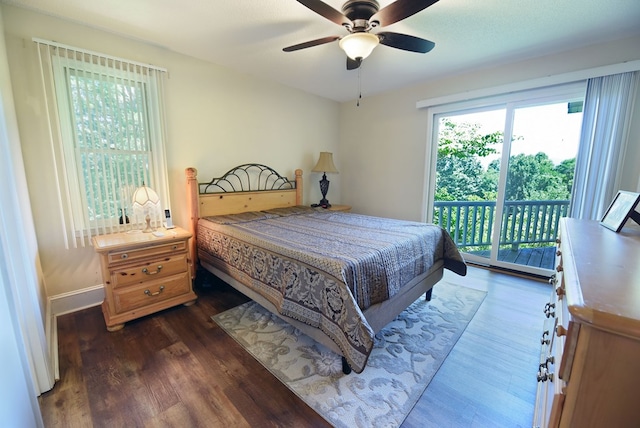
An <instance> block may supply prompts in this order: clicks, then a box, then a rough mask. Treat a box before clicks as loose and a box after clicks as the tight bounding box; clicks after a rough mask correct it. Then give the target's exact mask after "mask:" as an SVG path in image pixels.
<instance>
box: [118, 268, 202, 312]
mask: <svg viewBox="0 0 640 428" xmlns="http://www.w3.org/2000/svg"><path fill="white" fill-rule="evenodd" d="M190 291H191V281H190V280H189V274H188V272H186V271H185V272H184V273H182V274H179V275H174V276H171V277H168V278H164V279H160V280H156V281H148V282H146V283H144V284H140V285H137V286H134V287H127V288H121V289H119V290H114V291H113V303H114V308H115V311H116V313H122V312H127V311H131V310H133V309H138V308H142V307H144V306H149V305H153V304H155V303H158V302H162V301H164V300H168V299H170V298H172V297H176V296H180V295H182V294H185V293H189V292H190Z"/></svg>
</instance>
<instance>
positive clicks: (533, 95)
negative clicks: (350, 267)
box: [422, 81, 586, 276]
mask: <svg viewBox="0 0 640 428" xmlns="http://www.w3.org/2000/svg"><path fill="white" fill-rule="evenodd" d="M585 92H586V81H578V82H572V83H567V84H563V85H557V86H551V87H544V88H538V89H530V90H524V91H519V92H513V93H505V94H498V95H493V96H487V97H482V98H477V99H471V100H465V101H460V102H452V103H447V104H441V105H437V106H432V107H429V108H427V141H426V144H427V150H426V151H425V152H426V159H425V182H424V191H423V192H422V195H423V196H422V197H423V203H422V209H423V216H422V218H423V220H424V221H426V222H432V220H433V214H434V210H433V204H434V194H435V186H436V161H437V158H438V135H437V134H438V126H437V125H438V118H439V117H440V116H442V115H444V114H447V113H452V114H453V113H461V112H463V111H464V112H465V113H473V112H478V111H486V110H492V109H505V110H506V111H505V126H504V129H503V132H504V135H505V139H504V141H503V146H502V154H501V165H508V162H509V158H510V152H511V136H512V133H513V132H512V130H513V119H514V112H515V109H516V108H521V107H526V106H533V105H536V104H546V103H549V102H551V101H553V100H559V99H563V98H567V99H570V98H577V97H584V95H585ZM506 178H507V168H500V178H499V182H498V187H499V188H502V187H504V185H505V183H506ZM503 205H504V192H498V198H497V200H496V214H495V218H496V219H498V221H499V222H501V221H502V211H503ZM496 224H497V223H496ZM499 238H500V228H499V227H495V226H494V230H493V231H492V249H491V257H490V258H489V259H486V258H480V257H471V255H468V257H467V259H468V261H470V262H475V263H478V264H487V263H488V264H489V265H491V266H496V267H501V268H506V269H511V270H518V271H521V272H526V273H531V274H536V275H543V276H549V275H550V274H551V270H547V269H541V268H535V267H531V266H524V265H518V264H515V263H507V262H500V261H498V260H497V249H498V246H499Z"/></svg>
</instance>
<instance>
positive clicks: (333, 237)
mask: <svg viewBox="0 0 640 428" xmlns="http://www.w3.org/2000/svg"><path fill="white" fill-rule="evenodd" d="M197 245H198V252H199V254H200V257H201V258H203V259H204V260H207V261H208V262H209V263H211V264H212V265H214V266H215V267H216V268H218V269H220V270H221V271H223V272H225V273H227V274H228V275H230V276H232V277H233V278H235V279H236V280H238V281H240V282H242V283H243V284H245V285H246V286H248V287H250V288H252V289H253V290H254V291H256V292H258V293H259V294H260V295H262V296H264V297H265V298H266V299H268V300H269V301H270V302H271V303H273V304H274V305H275V306H276V307H277V308H278V309H279V311H280V313H281V314H283V315H286V316H288V317H291V318H295V319H297V320H299V321H302V322H304V323H306V324H309V325H311V326H314V327H316V328H320V329H321V330H322V331H323V332H324V333H325V334H327V335H328V336H329V337H330V338H331V339H332V340H333V341H334V342H335V343H336V345H338V347H339V348H340V349H341V350H342V352H343V355H344V356H345V358H346V359H347V362H348V363H349V365H350V366H351V368H352V369H353V370H355V371H356V372H358V373H359V372H361V371H362V370H363V369H364V366H365V365H366V361H367V358H368V356H369V353H370V352H371V349H372V348H373V341H374V332H373V331H372V329H371V327H370V326H369V325H368V323H367V320H366V319H365V318H364V316H363V314H362V310H364V309H366V308H368V307H369V306H371V305H373V304H376V303H379V302H382V301H384V300H387V299H389V298H391V297H393V296H394V295H395V294H397V293H398V292H399V290H400V289H401V288H402V287H403V286H404V285H405V284H407V283H408V282H410V281H411V280H412V279H413V278H415V277H417V276H419V275H421V274H424V273H426V272H429V271H430V269H431V267H432V266H433V265H434V263H435V262H437V261H439V260H443V261H444V266H445V268H448V269H450V270H452V271H454V272H456V273H458V274H460V275H465V274H466V264H465V262H464V260H463V258H462V256H461V255H460V253H459V252H458V250H457V248H456V246H455V244H454V242H453V240H452V239H451V237H450V236H449V234H448V233H447V232H446V231H445V230H443V229H442V228H440V227H438V226H434V225H429V224H425V223H418V222H409V221H400V220H392V219H386V218H380V217H371V216H364V215H358V214H351V213H341V212H333V211H326V210H322V209H312V208H309V207H295V208H283V209H276V210H269V211H261V212H252V213H243V214H235V215H230V216H216V217H208V218H206V219H200V221H199V223H198V232H197Z"/></svg>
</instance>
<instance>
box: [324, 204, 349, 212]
mask: <svg viewBox="0 0 640 428" xmlns="http://www.w3.org/2000/svg"><path fill="white" fill-rule="evenodd" d="M327 209H328V210H329V211H344V212H349V211H351V205H331V206H330V207H329V208H327Z"/></svg>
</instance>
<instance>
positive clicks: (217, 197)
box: [185, 164, 444, 373]
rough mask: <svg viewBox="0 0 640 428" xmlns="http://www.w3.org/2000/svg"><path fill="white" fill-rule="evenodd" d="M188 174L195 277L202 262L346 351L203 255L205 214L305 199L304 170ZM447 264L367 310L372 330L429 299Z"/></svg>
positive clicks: (252, 168) (247, 168)
mask: <svg viewBox="0 0 640 428" xmlns="http://www.w3.org/2000/svg"><path fill="white" fill-rule="evenodd" d="M185 174H186V179H187V200H188V204H187V205H188V207H189V211H190V221H189V230H190V231H191V233H192V235H193V238H192V239H191V240H190V244H189V246H190V252H191V258H192V260H193V263H192V266H191V269H192V271H191V273H192V278H195V272H196V266H197V265H198V264H199V265H200V266H202V267H203V268H205V269H207V270H208V271H209V272H211V273H213V274H214V275H215V276H217V277H218V278H220V279H221V280H223V281H224V282H226V283H227V284H229V285H231V286H232V287H234V288H235V289H236V290H238V291H240V292H241V293H243V294H244V295H246V296H247V297H249V298H250V299H252V300H254V301H255V302H257V303H259V304H260V305H261V306H263V307H264V308H265V309H267V310H269V311H271V312H272V313H274V314H275V315H277V316H278V317H280V318H282V319H283V320H285V321H286V322H288V323H289V324H291V325H293V326H294V327H296V328H297V329H299V330H300V331H302V332H303V333H304V334H306V335H308V336H309V337H311V338H313V339H314V340H316V341H317V342H319V343H321V344H323V345H324V346H326V347H328V348H329V349H331V350H332V351H334V352H336V353H337V354H338V355H342V351H341V350H340V349H339V348H338V346H337V345H336V344H335V343H334V342H333V340H331V339H330V338H329V336H327V335H326V334H324V333H323V332H322V331H321V330H319V329H317V328H315V327H312V326H309V325H307V324H304V323H302V322H300V321H298V320H295V319H293V318H290V317H287V316H284V315H281V314H279V313H278V310H277V308H276V307H275V306H274V305H273V304H271V303H270V302H269V301H268V300H266V299H265V298H263V297H262V296H261V295H259V294H257V293H256V292H255V291H253V290H252V289H250V288H248V287H247V286H245V285H244V284H242V283H241V282H239V281H237V280H236V279H234V278H232V277H230V276H229V275H227V274H226V273H224V272H222V271H220V270H219V269H217V268H215V267H214V266H212V265H211V264H210V263H208V262H207V261H206V260H205V259H200V258H199V255H198V251H197V243H196V238H197V226H198V219H200V218H201V217H207V216H213V215H225V214H237V213H241V212H248V211H261V210H266V209H273V208H282V207H292V206H296V205H302V170H301V169H296V170H295V179H294V180H289V179H287V178H286V177H283V176H281V175H280V174H278V173H277V172H275V171H274V170H273V169H272V168H270V167H267V166H265V165H261V164H245V165H240V166H238V167H235V168H233V169H231V170H229V171H228V172H227V173H226V174H224V175H223V176H222V177H219V178H214V179H213V180H211V181H209V182H205V183H199V182H198V171H197V170H196V169H195V168H187V169H186V170H185ZM443 270H444V262H443V261H439V262H437V263H436V265H434V266H433V268H432V269H431V270H430V271H429V272H427V273H425V274H423V275H421V276H419V277H417V278H414V279H413V280H412V281H411V282H410V283H409V284H408V285H407V286H405V287H403V288H402V291H401V292H400V293H399V294H397V295H395V296H394V297H393V298H392V299H390V300H387V301H385V302H382V303H378V304H376V305H372V306H371V307H369V308H368V309H366V310H364V311H363V314H364V316H365V318H366V319H367V321H368V322H369V325H370V326H371V328H372V329H373V331H374V332H376V333H377V332H378V331H380V330H381V329H382V328H383V327H384V326H386V325H387V324H389V323H390V322H391V321H392V320H393V319H394V318H396V317H397V316H398V315H399V314H400V313H401V312H402V311H404V310H405V309H406V308H407V307H408V306H409V305H410V304H411V303H413V302H415V301H416V300H417V299H418V298H419V297H420V296H421V295H423V294H426V299H427V300H430V299H431V292H432V287H433V286H434V285H435V284H436V283H437V282H438V281H440V279H442V276H443ZM342 365H343V371H344V372H345V373H349V372H350V371H351V369H350V368H349V366H348V365H347V363H346V359H345V358H344V357H342Z"/></svg>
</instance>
